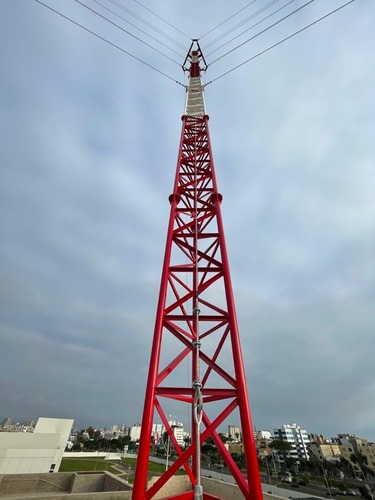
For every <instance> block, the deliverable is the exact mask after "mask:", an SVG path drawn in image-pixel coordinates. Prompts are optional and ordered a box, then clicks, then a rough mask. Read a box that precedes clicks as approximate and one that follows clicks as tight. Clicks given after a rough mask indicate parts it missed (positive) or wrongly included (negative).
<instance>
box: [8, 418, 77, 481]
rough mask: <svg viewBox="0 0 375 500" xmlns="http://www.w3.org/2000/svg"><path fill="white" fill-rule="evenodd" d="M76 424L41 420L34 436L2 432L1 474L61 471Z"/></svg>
mask: <svg viewBox="0 0 375 500" xmlns="http://www.w3.org/2000/svg"><path fill="white" fill-rule="evenodd" d="M73 422H74V420H70V419H61V418H39V420H38V422H37V424H36V427H35V431H34V432H33V433H30V432H27V433H25V432H2V433H0V474H27V473H33V472H37V473H43V472H58V471H59V468H60V464H61V459H62V456H63V453H64V450H65V447H66V444H67V441H68V438H69V434H70V431H71V428H72V425H73Z"/></svg>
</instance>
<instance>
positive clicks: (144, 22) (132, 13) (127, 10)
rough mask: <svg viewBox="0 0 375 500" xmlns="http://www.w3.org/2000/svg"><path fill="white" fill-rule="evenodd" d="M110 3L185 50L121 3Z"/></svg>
mask: <svg viewBox="0 0 375 500" xmlns="http://www.w3.org/2000/svg"><path fill="white" fill-rule="evenodd" d="M109 2H111V3H113V5H116V6H117V7H118V8H119V9H121V10H123V11H124V12H127V13H128V14H130V15H131V16H133V17H135V18H136V19H138V21H141V23H143V24H145V25H146V26H148V27H149V28H151V29H153V30H154V31H156V32H157V33H159V34H161V35H163V36H164V37H165V38H167V39H168V40H169V41H171V42H174V43H175V44H176V45H178V46H179V47H180V48H181V49H183V50H185V47H184V46H183V45H182V44H181V43H180V42H178V41H177V40H175V39H174V38H172V37H171V36H169V35H166V34H165V33H164V32H163V31H162V30H160V29H159V28H156V27H155V26H153V24H152V23H150V22H148V21H145V20H144V19H142V17H141V16H138V14H134V12H132V11H131V10H129V9H127V8H126V7H124V6H123V5H121V4H120V3H119V2H117V0H109Z"/></svg>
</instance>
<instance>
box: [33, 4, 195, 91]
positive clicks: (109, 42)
mask: <svg viewBox="0 0 375 500" xmlns="http://www.w3.org/2000/svg"><path fill="white" fill-rule="evenodd" d="M35 2H37V3H39V4H40V5H43V7H46V8H47V9H49V10H51V11H52V12H55V13H56V14H57V15H59V16H60V17H62V18H64V19H66V20H67V21H69V22H71V23H73V24H75V25H76V26H78V27H79V28H82V29H83V30H85V31H87V32H88V33H91V34H92V35H94V36H96V37H97V38H99V39H100V40H103V42H106V43H108V44H109V45H111V46H112V47H114V48H116V49H118V50H120V51H121V52H123V53H124V54H127V55H128V56H130V57H132V58H133V59H135V60H136V61H139V62H141V63H142V64H144V65H145V66H148V67H149V68H151V69H153V70H154V71H157V72H158V73H160V74H161V75H163V76H165V77H166V78H168V79H169V80H172V82H175V83H177V84H178V85H182V87H184V88H185V85H184V84H183V83H181V82H179V81H178V80H176V79H175V78H173V77H172V76H169V75H167V73H164V72H163V71H161V70H160V69H158V68H155V66H152V65H151V64H149V63H148V62H146V61H143V60H142V59H140V58H139V57H137V56H135V55H134V54H131V53H130V52H128V51H127V50H125V49H123V48H122V47H120V46H119V45H116V44H115V43H113V42H111V41H109V40H107V39H106V38H104V37H102V36H101V35H98V33H95V31H92V30H90V29H89V28H86V27H85V26H83V25H82V24H79V23H77V21H74V20H73V19H71V18H70V17H68V16H66V15H65V14H62V13H61V12H59V11H58V10H56V9H53V8H52V7H50V6H49V5H47V4H45V3H43V2H42V1H41V0H35Z"/></svg>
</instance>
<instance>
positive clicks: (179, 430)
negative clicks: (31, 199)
mask: <svg viewBox="0 0 375 500" xmlns="http://www.w3.org/2000/svg"><path fill="white" fill-rule="evenodd" d="M169 425H170V426H171V429H172V432H173V435H174V437H175V438H176V441H177V443H178V444H179V446H181V447H184V446H185V441H184V438H185V432H184V424H182V423H181V422H176V420H170V421H169Z"/></svg>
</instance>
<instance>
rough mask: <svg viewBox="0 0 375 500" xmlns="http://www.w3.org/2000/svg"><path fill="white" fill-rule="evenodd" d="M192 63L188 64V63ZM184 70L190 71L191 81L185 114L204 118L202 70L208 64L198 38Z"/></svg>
mask: <svg viewBox="0 0 375 500" xmlns="http://www.w3.org/2000/svg"><path fill="white" fill-rule="evenodd" d="M189 62H190V65H189V66H188V63H189ZM182 68H183V70H184V71H188V72H189V83H188V85H187V94H186V103H185V115H186V116H193V117H196V118H203V116H204V115H205V114H206V110H205V105H204V98H203V85H202V79H201V71H206V69H207V64H206V61H205V59H204V56H203V54H202V51H201V48H200V46H199V43H198V40H193V41H192V43H191V45H190V48H189V51H188V54H187V56H186V58H185V61H184V63H183V65H182Z"/></svg>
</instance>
